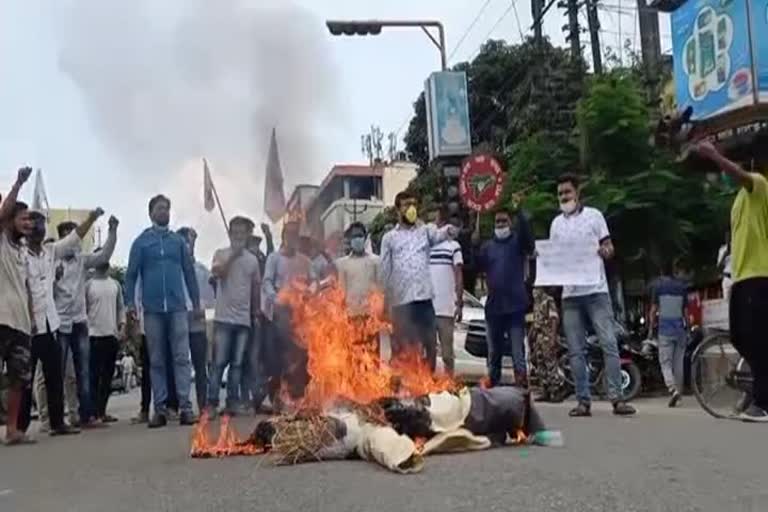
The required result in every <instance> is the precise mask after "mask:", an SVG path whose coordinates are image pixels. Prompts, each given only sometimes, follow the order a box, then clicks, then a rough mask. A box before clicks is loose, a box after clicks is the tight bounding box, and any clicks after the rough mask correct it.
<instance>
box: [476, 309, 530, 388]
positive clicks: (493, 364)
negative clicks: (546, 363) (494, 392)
mask: <svg viewBox="0 0 768 512" xmlns="http://www.w3.org/2000/svg"><path fill="white" fill-rule="evenodd" d="M518 316H519V315H490V316H488V317H487V318H486V323H487V325H488V336H487V340H488V378H489V379H490V381H491V386H497V385H498V384H499V383H500V382H501V362H502V359H503V357H504V353H505V352H507V350H505V348H506V347H507V343H509V346H510V347H511V349H512V361H513V363H514V367H515V382H516V383H518V382H521V383H522V382H524V381H525V379H526V376H527V375H528V364H527V362H526V360H525V328H524V327H523V325H522V323H520V319H519V318H517V317H518ZM507 337H508V340H507Z"/></svg>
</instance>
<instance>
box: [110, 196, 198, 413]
mask: <svg viewBox="0 0 768 512" xmlns="http://www.w3.org/2000/svg"><path fill="white" fill-rule="evenodd" d="M170 217H171V201H170V200H169V199H168V198H167V197H165V196H162V195H158V196H155V197H153V198H152V199H151V200H150V201H149V218H150V219H151V220H152V227H150V228H147V229H146V230H144V232H143V233H142V234H141V235H139V237H138V238H137V239H136V240H135V241H134V242H133V245H132V246H131V253H130V256H129V258H128V270H127V271H126V275H125V305H126V308H127V310H128V312H129V315H131V316H134V317H135V315H136V300H137V297H136V296H135V295H136V280H137V279H138V278H139V277H140V278H141V289H142V293H141V297H139V298H138V299H139V300H141V301H142V306H143V311H144V330H145V335H146V337H147V345H148V347H149V360H150V367H151V369H150V372H151V376H152V379H151V380H152V395H153V398H154V401H155V416H154V417H153V418H152V420H151V421H150V422H149V428H158V427H164V426H165V425H166V424H167V423H168V419H167V405H166V402H167V400H168V388H167V386H166V373H165V372H166V368H167V366H166V364H167V360H168V358H172V360H173V365H172V366H173V371H174V377H175V380H176V394H177V396H178V399H179V409H180V412H181V414H180V415H179V422H180V423H181V424H182V425H192V424H194V423H195V421H196V418H195V416H194V414H193V412H192V402H190V400H189V390H190V386H191V380H192V373H191V366H190V361H189V323H188V322H189V318H188V313H187V306H186V293H185V288H184V285H185V284H186V291H188V292H189V299H190V302H191V303H192V309H193V314H195V315H197V316H201V315H203V314H204V313H203V312H202V310H201V309H200V291H199V288H198V285H197V278H196V276H195V267H194V262H193V261H192V255H191V254H190V252H189V249H188V248H187V245H186V241H185V240H184V239H183V238H182V237H181V236H180V235H179V234H178V233H175V232H173V231H171V230H169V229H168V223H169V222H170Z"/></svg>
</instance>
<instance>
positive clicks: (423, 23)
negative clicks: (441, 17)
mask: <svg viewBox="0 0 768 512" xmlns="http://www.w3.org/2000/svg"><path fill="white" fill-rule="evenodd" d="M325 25H326V26H327V27H328V31H329V32H330V33H331V34H332V35H334V36H341V35H346V36H354V35H358V36H367V35H371V36H377V35H379V34H380V33H381V29H382V28H383V27H419V28H420V29H421V30H423V31H424V33H425V34H426V35H427V37H429V39H430V41H432V43H433V44H434V45H435V47H437V49H438V51H439V52H440V64H441V69H442V70H443V71H445V70H446V69H448V59H447V58H446V56H445V29H444V28H443V24H442V23H440V22H439V21H433V20H397V21H393V20H343V21H340V20H329V21H326V22H325ZM429 28H436V29H437V38H435V36H434V34H432V32H430V31H429Z"/></svg>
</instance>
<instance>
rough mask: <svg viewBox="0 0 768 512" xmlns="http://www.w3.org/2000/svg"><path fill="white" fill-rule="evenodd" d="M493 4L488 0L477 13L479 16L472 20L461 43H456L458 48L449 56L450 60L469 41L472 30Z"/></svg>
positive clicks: (461, 38)
mask: <svg viewBox="0 0 768 512" xmlns="http://www.w3.org/2000/svg"><path fill="white" fill-rule="evenodd" d="M490 4H491V0H486V1H485V3H484V4H483V5H482V7H480V10H479V11H478V12H477V15H476V16H475V19H474V20H472V23H470V24H469V26H468V27H467V29H466V30H465V31H464V34H462V36H461V37H460V38H459V41H458V42H457V43H456V46H455V47H454V48H453V50H452V51H451V54H450V55H449V56H448V60H451V59H453V57H454V55H456V52H457V51H459V49H460V48H461V45H462V44H463V43H464V41H465V40H466V39H467V36H468V35H469V33H470V32H472V29H473V28H475V25H477V22H478V21H479V20H480V17H481V16H482V15H483V14H484V13H485V11H486V9H488V6H489V5H490Z"/></svg>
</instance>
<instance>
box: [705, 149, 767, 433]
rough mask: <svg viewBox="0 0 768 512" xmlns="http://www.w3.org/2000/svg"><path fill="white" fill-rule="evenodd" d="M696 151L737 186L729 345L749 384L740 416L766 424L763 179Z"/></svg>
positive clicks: (716, 156) (712, 154) (733, 213)
mask: <svg viewBox="0 0 768 512" xmlns="http://www.w3.org/2000/svg"><path fill="white" fill-rule="evenodd" d="M696 150H697V153H698V154H699V155H701V156H703V157H705V158H707V159H709V160H711V161H712V162H714V163H715V164H717V166H718V167H719V168H720V170H721V171H723V172H724V173H726V174H727V175H728V176H730V177H731V179H733V180H734V181H735V182H736V183H738V184H739V185H740V186H741V189H740V190H739V193H738V195H737V196H736V199H735V201H734V202H733V209H732V210H731V254H732V257H731V266H732V277H733V282H734V284H733V289H732V290H731V302H730V324H731V341H732V342H733V346H734V347H736V350H738V351H739V354H741V355H742V356H743V357H744V359H746V360H747V363H749V366H750V368H751V369H752V374H753V375H754V379H755V380H754V387H753V391H752V403H751V405H750V406H749V407H747V409H746V410H745V411H744V412H743V413H742V414H741V416H740V417H741V419H743V420H745V421H760V422H768V336H766V334H765V330H764V329H765V326H764V322H765V319H766V318H768V180H766V177H765V176H763V175H762V174H757V173H751V172H747V171H745V170H744V169H742V168H741V167H740V166H739V165H738V164H736V163H734V162H732V161H730V160H728V159H727V158H725V157H724V156H723V155H722V154H720V152H719V151H718V150H717V149H716V148H715V147H714V146H713V145H712V144H711V143H710V142H701V143H699V145H698V146H697V148H696Z"/></svg>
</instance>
